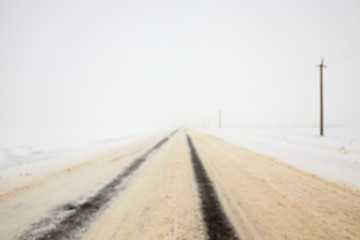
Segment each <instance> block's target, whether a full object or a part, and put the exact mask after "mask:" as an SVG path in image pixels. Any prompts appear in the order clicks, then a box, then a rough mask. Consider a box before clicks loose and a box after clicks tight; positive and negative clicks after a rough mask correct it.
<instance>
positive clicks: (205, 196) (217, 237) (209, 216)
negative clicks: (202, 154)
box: [187, 135, 239, 240]
mask: <svg viewBox="0 0 360 240" xmlns="http://www.w3.org/2000/svg"><path fill="white" fill-rule="evenodd" d="M187 140H188V144H189V148H190V155H191V161H192V165H193V169H194V173H195V178H196V182H197V186H198V191H199V194H200V200H201V210H202V214H203V219H204V222H205V225H206V228H207V234H208V236H209V239H210V240H225V239H227V240H229V239H239V238H238V237H237V235H236V233H235V230H234V228H233V226H232V225H231V223H230V221H229V220H228V219H227V217H226V215H225V213H224V210H223V208H222V206H221V204H220V201H219V199H218V197H217V194H216V191H215V189H214V187H213V184H212V181H211V179H210V178H209V176H208V174H207V172H206V170H205V168H204V166H203V164H202V162H201V160H200V158H199V155H198V153H197V151H196V149H195V147H194V144H193V142H192V140H191V138H190V137H189V135H187Z"/></svg>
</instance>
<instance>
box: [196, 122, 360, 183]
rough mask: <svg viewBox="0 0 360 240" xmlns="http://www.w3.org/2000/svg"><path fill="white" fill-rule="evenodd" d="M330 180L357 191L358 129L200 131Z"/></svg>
mask: <svg viewBox="0 0 360 240" xmlns="http://www.w3.org/2000/svg"><path fill="white" fill-rule="evenodd" d="M202 131H205V132H207V133H209V134H212V135H215V136H217V137H220V138H223V139H225V140H227V141H229V142H232V143H234V144H236V145H240V146H242V147H245V148H248V149H250V150H253V151H255V152H258V153H261V154H264V155H267V156H270V157H273V158H276V159H277V160H279V161H281V162H284V163H287V164H290V165H293V166H295V167H297V168H300V169H302V170H305V171H308V172H311V173H314V174H317V175H320V176H322V177H324V178H327V179H329V180H335V181H340V182H343V183H346V184H348V185H352V186H356V187H358V188H360V128H342V127H332V128H326V129H325V136H324V137H320V136H319V130H318V129H317V128H252V129H218V130H214V129H213V130H209V129H208V130H204V129H203V130H202Z"/></svg>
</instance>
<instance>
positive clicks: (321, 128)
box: [318, 58, 326, 136]
mask: <svg viewBox="0 0 360 240" xmlns="http://www.w3.org/2000/svg"><path fill="white" fill-rule="evenodd" d="M318 67H320V136H324V99H323V68H324V67H326V66H325V65H324V58H322V59H321V63H320V65H318Z"/></svg>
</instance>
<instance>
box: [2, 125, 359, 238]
mask: <svg viewBox="0 0 360 240" xmlns="http://www.w3.org/2000/svg"><path fill="white" fill-rule="evenodd" d="M0 239H26V240H31V239H84V240H89V239H94V240H95V239H360V191H359V190H358V189H354V188H351V187H348V186H345V185H341V184H339V183H335V182H329V181H327V180H324V179H322V178H320V177H318V176H316V175H313V174H309V173H306V172H304V171H301V170H298V169H296V168H294V167H291V166H289V165H285V164H283V163H280V162H278V161H276V160H275V159H272V158H269V157H266V156H263V155H260V154H257V153H255V152H251V151H249V150H246V149H244V148H241V147H239V146H236V145H233V144H230V143H228V142H226V141H224V140H221V139H219V138H216V137H213V136H210V135H207V134H204V133H201V132H197V131H193V130H184V129H179V130H177V131H175V132H167V133H164V134H159V135H156V136H153V137H150V138H147V139H144V140H142V141H138V142H136V143H133V144H131V145H128V146H122V147H119V148H117V149H114V150H112V151H107V152H104V153H101V154H97V155H96V156H92V157H88V158H86V159H83V160H82V161H75V162H74V163H73V164H71V165H68V166H63V165H61V166H60V165H59V166H52V167H51V168H46V169H37V170H32V172H28V173H26V174H22V175H21V176H19V175H14V176H7V177H2V178H0Z"/></svg>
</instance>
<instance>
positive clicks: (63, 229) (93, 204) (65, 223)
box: [19, 131, 176, 240]
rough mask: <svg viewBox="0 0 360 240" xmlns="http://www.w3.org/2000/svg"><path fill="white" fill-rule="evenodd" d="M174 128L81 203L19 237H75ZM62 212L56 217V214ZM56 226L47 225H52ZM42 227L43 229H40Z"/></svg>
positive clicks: (45, 239)
mask: <svg viewBox="0 0 360 240" xmlns="http://www.w3.org/2000/svg"><path fill="white" fill-rule="evenodd" d="M175 133H176V131H174V132H172V133H171V134H170V135H169V136H167V137H165V138H164V139H162V140H161V141H159V142H158V143H157V144H156V145H155V146H154V147H152V148H151V149H149V150H148V151H146V152H145V153H144V154H143V155H141V156H140V157H138V158H136V159H135V160H134V161H133V162H132V163H131V164H130V165H129V166H128V167H126V168H125V170H123V171H122V172H120V173H119V174H118V175H116V176H115V178H114V179H113V180H112V181H111V182H109V183H108V184H106V185H105V186H104V187H102V188H101V189H100V190H99V191H98V192H97V193H96V195H94V196H92V197H90V198H89V199H87V200H86V201H85V202H83V203H80V204H73V203H68V204H66V205H64V206H62V207H60V208H59V209H60V211H59V212H58V213H57V214H56V215H55V216H54V217H53V219H52V218H46V219H42V220H40V221H39V222H36V223H34V224H32V226H31V230H29V231H27V232H25V233H23V234H22V236H21V237H19V239H20V240H30V239H34V240H54V239H76V238H79V237H80V236H81V235H82V233H83V232H84V231H86V229H87V227H88V225H89V224H90V222H91V219H92V218H93V217H94V216H95V214H96V213H98V212H99V211H100V210H101V209H103V208H104V207H105V206H106V205H107V203H108V202H110V200H111V199H112V197H114V196H115V195H116V194H117V193H118V192H119V191H120V190H123V189H125V188H126V186H123V185H122V183H123V182H124V181H126V180H127V179H128V177H130V176H131V175H132V174H133V173H134V172H135V171H136V170H138V169H139V167H140V166H141V165H142V164H143V163H144V162H145V161H146V160H147V158H148V157H149V156H150V155H151V154H152V153H153V152H155V151H156V150H158V149H159V148H160V147H161V146H162V145H163V144H164V143H165V142H167V141H168V140H169V139H170V138H171V137H172V136H173V135H174V134H175ZM61 215H65V217H62V219H61V220H60V221H59V220H57V218H59V216H61ZM54 222H55V225H56V226H55V228H54V227H50V226H49V225H54ZM42 229H45V230H42Z"/></svg>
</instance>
